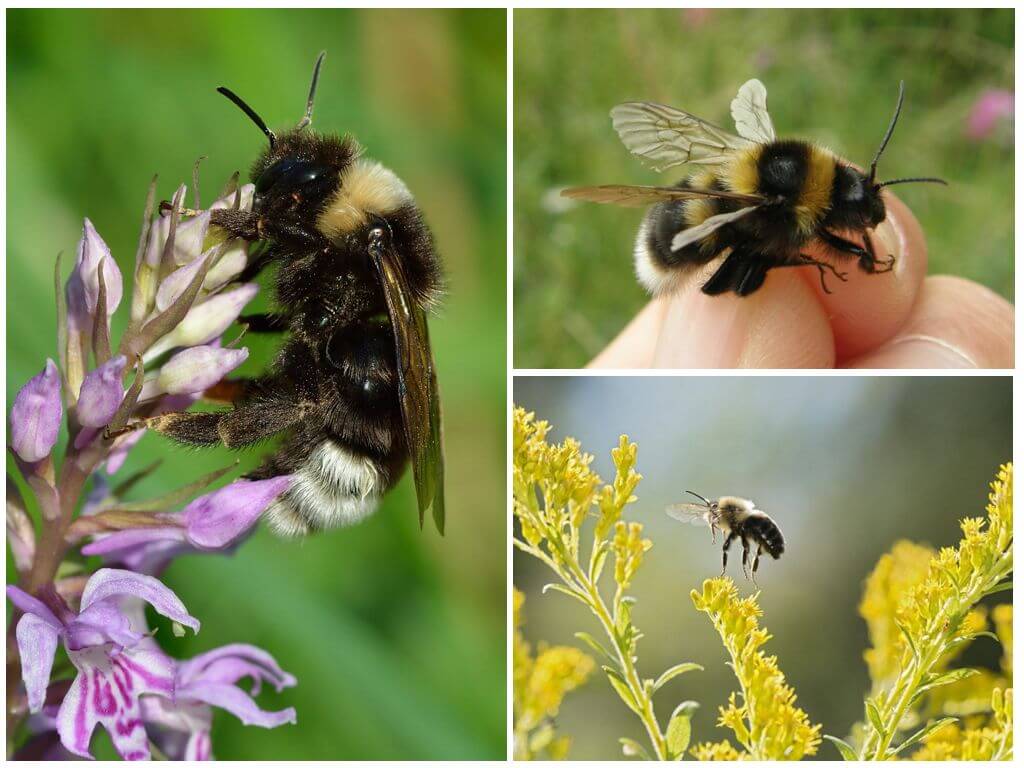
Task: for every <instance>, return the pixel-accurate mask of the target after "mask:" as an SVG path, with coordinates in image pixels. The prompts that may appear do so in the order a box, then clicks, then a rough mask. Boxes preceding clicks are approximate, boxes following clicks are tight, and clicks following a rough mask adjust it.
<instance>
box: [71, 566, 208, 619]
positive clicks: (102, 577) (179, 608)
mask: <svg viewBox="0 0 1024 768" xmlns="http://www.w3.org/2000/svg"><path fill="white" fill-rule="evenodd" d="M121 597H137V598H139V599H141V600H145V601H146V602H147V603H149V604H150V605H151V606H153V608H154V609H155V610H156V612H157V613H159V614H161V615H163V616H166V617H167V618H169V619H171V620H172V621H176V622H178V623H179V624H181V625H183V626H186V627H189V628H190V629H191V630H192V631H193V632H198V631H199V620H198V619H196V618H195V617H194V616H192V615H190V614H189V612H188V611H187V610H186V609H185V605H184V604H183V603H182V602H181V600H179V599H178V596H177V595H176V594H174V592H172V591H171V590H170V589H168V588H167V587H165V586H164V585H163V584H161V583H160V582H159V581H157V580H156V579H155V578H153V577H152V576H146V575H144V574H141V573H132V572H131V571H125V570H121V569H118V568H100V569H99V570H98V571H96V573H94V574H93V575H92V576H91V577H90V579H89V583H88V584H86V585H85V591H84V592H82V611H83V613H84V612H85V611H86V610H87V609H88V608H89V606H91V605H92V604H93V603H96V602H99V601H101V600H107V599H109V598H121Z"/></svg>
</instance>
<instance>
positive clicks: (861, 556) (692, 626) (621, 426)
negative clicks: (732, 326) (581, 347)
mask: <svg viewBox="0 0 1024 768" xmlns="http://www.w3.org/2000/svg"><path fill="white" fill-rule="evenodd" d="M1011 385H1012V381H1011V379H1010V378H1008V377H958V378H938V377H915V378H897V377H879V378H864V377H843V378H833V377H814V378H799V377H743V378H739V377H728V378H719V377H691V378H662V377H637V378H632V379H629V378H621V377H593V378H584V377H576V378H568V377H544V378H540V377H538V378H528V377H517V378H516V380H515V383H514V386H513V395H514V400H515V403H516V404H517V405H521V406H523V407H524V408H526V409H527V410H529V411H535V412H536V414H537V418H538V419H546V420H548V421H550V422H551V423H552V424H553V429H552V432H551V434H550V436H549V440H550V441H552V442H557V441H561V440H562V439H564V438H565V437H567V436H572V437H575V438H577V439H579V440H580V441H581V442H582V445H583V450H585V451H587V452H588V453H592V454H595V456H596V458H595V459H594V463H593V467H594V469H595V470H596V471H597V472H598V474H600V475H601V477H602V478H603V479H604V480H605V481H610V480H611V479H612V478H613V477H614V472H613V469H612V463H611V457H610V451H611V448H612V447H614V446H615V445H616V444H617V442H618V438H619V435H621V434H627V435H629V437H630V439H631V440H632V441H634V442H636V443H637V444H638V445H639V455H638V462H637V470H638V471H639V472H640V473H641V474H642V475H643V480H641V481H640V485H639V487H638V489H637V492H636V495H637V497H638V501H637V502H636V503H635V504H633V505H631V506H630V507H627V510H626V513H625V515H624V518H625V519H626V520H638V521H641V522H642V523H643V524H644V534H645V536H646V537H647V538H650V539H651V540H652V541H653V542H654V546H653V548H652V549H651V550H650V552H648V554H647V556H646V558H645V560H644V564H643V565H642V566H641V569H640V571H639V573H638V575H637V578H636V579H635V581H634V583H633V586H632V588H631V593H632V594H633V595H635V596H637V597H638V598H639V602H638V604H637V605H636V606H635V609H634V611H633V618H634V621H635V623H636V625H637V627H638V628H639V629H640V630H641V631H642V632H643V633H644V638H643V639H642V640H641V641H640V646H639V658H640V669H641V673H642V674H643V675H645V676H650V677H656V676H657V675H658V673H660V672H661V671H662V670H664V669H666V668H668V667H669V666H670V665H672V664H674V663H678V662H681V661H695V662H697V663H699V664H702V665H703V666H704V668H705V671H704V672H692V673H690V674H687V675H683V676H681V677H678V678H676V679H675V680H673V681H672V682H671V683H669V684H668V685H667V686H666V687H665V688H664V689H663V690H662V691H660V692H659V693H658V695H657V696H656V697H655V704H656V708H657V712H658V716H659V719H660V721H661V722H662V723H663V724H664V723H667V722H668V719H669V716H670V715H671V713H672V711H673V709H674V708H675V706H676V704H678V703H679V702H680V701H683V700H686V699H694V700H696V701H698V702H699V703H700V705H701V708H700V709H699V710H698V711H697V714H696V716H695V719H694V737H693V738H694V741H695V742H696V741H705V740H710V741H719V740H721V739H723V738H726V737H727V736H728V735H729V732H728V731H727V730H725V729H721V728H717V727H716V726H715V721H716V719H717V715H718V707H719V706H721V705H724V704H725V703H726V701H727V699H728V695H729V693H730V692H731V691H734V690H737V684H736V681H735V678H734V677H733V675H732V670H731V669H730V668H729V667H727V666H726V660H727V656H726V652H725V650H724V648H723V647H722V645H721V642H720V640H719V638H718V635H717V633H716V632H715V630H714V629H713V627H712V626H711V623H710V621H709V620H708V618H707V617H706V616H704V615H703V614H699V613H697V611H696V610H695V609H694V607H693V603H692V602H691V600H690V596H689V593H690V590H691V589H694V588H699V586H700V584H701V582H702V581H703V579H705V578H708V577H711V576H717V575H718V574H719V572H720V570H721V544H722V540H721V539H720V538H719V540H718V544H717V545H712V544H711V537H710V534H709V533H708V531H707V530H706V529H701V528H695V527H691V526H688V525H684V524H681V523H679V522H677V521H675V520H672V519H670V518H669V517H668V516H667V515H666V514H665V512H664V508H665V507H666V506H667V505H668V504H671V503H674V502H678V501H684V500H686V498H685V497H684V493H683V492H684V491H685V490H686V489H691V490H695V491H697V492H698V493H701V494H703V495H705V496H708V497H717V496H722V495H736V496H743V497H746V498H752V499H754V500H755V501H756V502H757V503H758V506H759V507H760V508H761V509H764V510H765V511H766V512H767V513H768V514H769V515H771V516H772V517H773V518H774V519H775V520H776V522H778V523H779V525H780V527H781V528H782V531H783V533H784V535H785V537H786V552H785V554H784V555H783V556H782V558H781V559H780V560H778V561H775V560H771V559H770V558H762V560H761V565H760V568H759V569H758V583H759V585H760V587H761V590H762V592H761V597H760V600H759V602H760V605H761V607H762V608H763V610H764V617H763V618H762V626H766V627H767V628H768V630H769V631H770V632H771V633H772V635H773V638H772V640H770V641H769V643H768V645H767V646H766V649H765V650H766V652H767V653H770V654H777V655H778V658H779V666H780V668H781V669H782V671H783V673H784V674H785V675H786V678H787V681H788V682H789V683H790V685H792V686H793V687H794V688H795V690H796V693H797V696H798V701H797V703H798V705H799V706H801V707H802V708H803V709H805V710H806V711H807V712H808V714H809V715H810V717H811V719H812V721H813V722H815V723H819V722H820V723H822V724H823V725H824V729H823V731H824V733H828V734H831V735H835V736H839V737H844V738H845V736H846V735H847V733H848V729H849V728H850V726H851V725H852V724H853V723H854V722H855V721H856V720H858V719H859V718H862V717H863V696H864V694H865V692H866V691H867V690H868V688H869V681H868V675H867V671H866V668H865V665H864V662H863V658H862V653H863V651H864V650H865V648H866V647H867V631H866V629H865V625H864V622H863V621H862V620H861V618H860V617H859V615H858V613H857V605H858V603H859V601H860V598H861V593H862V588H863V581H864V579H865V578H866V577H867V575H868V573H869V572H870V571H871V569H872V568H873V567H874V565H875V563H876V562H877V561H878V558H879V557H880V556H881V555H882V554H884V553H885V552H887V551H888V550H889V549H890V548H891V547H892V545H893V544H894V543H895V542H896V541H897V540H898V539H902V538H906V539H910V540H912V541H915V542H920V543H927V544H930V545H932V546H934V547H939V546H945V545H952V544H955V543H956V542H957V541H958V540H959V533H960V531H959V526H958V521H959V519H960V518H962V517H967V516H977V515H982V516H983V515H984V514H985V513H984V509H985V503H986V499H987V497H988V484H989V482H990V481H991V480H992V479H993V478H994V477H995V474H996V471H997V470H998V468H999V465H1000V464H1001V463H1003V462H1006V461H1009V460H1010V459H1011V456H1012V453H1011V451H1012V445H1011V432H1012V430H1011V423H1012V407H1011V398H1012V394H1011ZM583 540H584V541H589V536H585V537H584V539H583ZM741 552H742V549H741V548H740V547H739V546H736V545H734V546H733V549H732V551H731V552H730V562H729V568H728V573H729V575H730V576H732V578H733V579H734V580H735V581H736V582H737V583H738V584H739V586H740V594H741V595H747V594H750V593H751V592H752V591H753V588H752V587H751V585H750V583H749V582H746V581H744V580H743V577H742V574H741V571H740V554H741ZM588 556H589V553H588ZM514 573H515V579H514V580H515V584H516V586H517V587H518V588H519V589H521V590H523V591H524V592H525V594H526V603H525V607H524V609H523V617H524V621H525V627H524V634H525V636H526V638H527V639H528V640H529V641H530V642H532V643H534V644H536V643H538V642H545V643H550V644H569V645H579V642H578V641H577V640H576V639H575V638H574V637H573V633H574V632H577V631H580V630H583V631H589V632H594V631H595V627H597V624H596V621H595V619H594V617H593V616H592V615H590V614H589V613H588V612H587V610H586V608H584V607H583V606H581V605H579V604H577V603H575V602H574V601H571V600H569V599H568V598H565V597H563V596H562V595H560V594H558V593H556V592H549V593H548V594H547V595H544V596H542V595H541V594H540V590H541V588H542V587H543V585H544V584H546V583H548V582H550V581H552V579H553V575H552V574H551V572H550V571H548V570H547V569H546V567H545V566H543V565H542V564H541V563H539V562H537V561H535V560H534V559H533V558H531V557H529V556H528V555H524V554H522V553H520V552H519V551H518V550H516V551H515V558H514ZM1006 600H1007V598H1006V593H1003V595H1002V596H999V599H998V602H1006ZM584 650H586V648H584ZM999 653H1000V651H999V648H998V646H997V644H995V643H990V642H979V643H976V644H974V645H973V646H972V647H971V648H969V649H968V655H966V656H965V657H964V663H965V664H967V665H973V666H990V667H992V668H993V669H996V668H998V656H999ZM557 725H558V728H559V731H560V732H561V733H563V734H565V735H569V736H571V737H572V739H573V745H572V749H571V751H570V755H569V757H570V759H579V760H592V759H615V758H617V757H619V758H620V759H621V752H620V748H619V744H618V738H619V737H620V736H628V737H631V738H634V739H636V740H638V741H640V743H645V742H646V736H645V734H644V733H643V730H642V727H641V725H640V723H639V720H638V719H637V718H636V717H635V716H634V715H632V713H630V712H629V711H628V710H627V709H626V708H625V706H624V705H623V704H622V702H621V701H620V700H619V698H618V697H617V696H616V695H615V693H614V692H613V691H612V690H611V687H610V686H609V685H608V684H607V682H605V680H604V679H603V676H602V675H601V674H600V673H597V674H596V675H594V677H593V678H592V679H591V681H590V682H589V683H588V684H587V685H586V686H585V687H584V688H582V689H580V690H579V691H576V692H574V693H571V694H569V695H568V696H567V697H566V699H565V702H564V703H563V705H562V708H561V711H560V713H559V715H558V718H557ZM819 757H821V758H822V759H827V760H834V759H839V758H838V755H837V753H835V751H834V749H833V747H831V746H830V745H828V744H827V743H826V744H823V745H822V746H821V748H820V749H819Z"/></svg>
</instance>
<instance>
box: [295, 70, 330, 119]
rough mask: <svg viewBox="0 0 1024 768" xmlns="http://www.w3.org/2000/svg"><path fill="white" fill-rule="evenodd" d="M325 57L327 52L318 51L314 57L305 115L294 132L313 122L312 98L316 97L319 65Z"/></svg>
mask: <svg viewBox="0 0 1024 768" xmlns="http://www.w3.org/2000/svg"><path fill="white" fill-rule="evenodd" d="M325 56H327V51H320V55H319V56H317V57H316V64H314V65H313V81H312V82H311V83H310V84H309V96H308V97H307V98H306V114H305V115H303V116H302V119H301V120H299V124H298V125H296V126H295V130H296V131H301V130H302V129H303V128H305V127H306V126H307V125H309V124H310V123H312V122H313V98H314V97H315V96H316V84H317V82H318V81H319V80H320V65H321V64H323V63H324V57H325Z"/></svg>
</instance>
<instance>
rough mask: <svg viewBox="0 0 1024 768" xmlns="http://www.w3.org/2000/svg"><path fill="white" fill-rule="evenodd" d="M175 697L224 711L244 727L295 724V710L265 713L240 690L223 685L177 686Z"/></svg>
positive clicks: (197, 683)
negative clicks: (200, 702)
mask: <svg viewBox="0 0 1024 768" xmlns="http://www.w3.org/2000/svg"><path fill="white" fill-rule="evenodd" d="M176 695H177V696H179V697H181V698H186V699H196V700H198V701H203V702H206V703H207V704H210V705H212V706H215V707H220V708H221V709H225V710H227V711H228V712H230V713H231V714H233V715H234V716H235V717H237V718H238V719H239V720H241V721H242V722H243V723H244V724H245V725H257V726H259V727H260V728H276V727H277V726H279V725H284V724H285V723H292V724H294V723H295V722H296V715H295V708H294V707H288V708H287V709H282V710H280V711H278V712H267V711H266V710H262V709H260V708H259V707H258V706H257V705H256V702H255V701H253V700H252V697H251V696H249V694H247V693H246V692H245V691H243V690H242V689H241V688H237V687H235V686H233V685H227V684H224V683H204V682H195V683H190V684H188V685H186V686H179V688H178V690H177V692H176Z"/></svg>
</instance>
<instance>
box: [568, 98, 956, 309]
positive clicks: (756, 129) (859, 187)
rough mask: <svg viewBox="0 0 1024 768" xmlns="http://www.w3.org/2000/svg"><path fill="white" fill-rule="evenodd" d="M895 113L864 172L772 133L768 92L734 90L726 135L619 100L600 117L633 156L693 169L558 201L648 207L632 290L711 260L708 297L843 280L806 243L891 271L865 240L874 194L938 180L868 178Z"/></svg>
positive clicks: (876, 200)
mask: <svg viewBox="0 0 1024 768" xmlns="http://www.w3.org/2000/svg"><path fill="white" fill-rule="evenodd" d="M903 93H904V88H903V83H902V82H900V86H899V98H898V101H897V103H896V111H895V112H894V114H893V116H892V120H891V121H890V122H889V127H888V129H887V130H886V132H885V136H884V138H883V139H882V143H881V145H880V146H879V147H878V151H877V152H876V153H875V156H874V159H873V160H872V161H871V166H870V170H869V171H868V173H863V172H862V171H860V170H858V169H857V168H855V167H854V166H853V165H851V164H850V163H849V162H847V161H846V160H843V159H842V158H840V157H838V156H837V155H835V154H833V153H832V152H830V151H829V150H827V149H825V148H823V147H820V146H818V145H816V144H811V143H809V142H806V141H800V140H795V139H779V138H777V137H776V135H775V128H774V126H773V125H772V120H771V117H770V116H769V114H768V108H767V91H766V90H765V87H764V85H763V84H762V83H761V82H760V81H759V80H749V81H747V82H746V83H744V84H743V85H742V86H741V87H740V89H739V93H738V94H737V95H736V98H735V99H733V102H732V116H733V119H734V121H735V123H736V131H737V133H738V134H739V135H738V136H737V135H734V134H732V133H730V132H729V131H726V130H724V129H722V128H719V127H718V126H716V125H712V124H711V123H709V122H707V121H705V120H701V119H700V118H698V117H695V116H694V115H691V114H689V113H687V112H683V111H681V110H678V109H674V108H673V107H668V106H665V105H663V104H655V103H652V102H629V103H626V104H620V105H618V106H617V107H615V108H614V109H612V111H611V117H612V124H613V126H614V127H615V130H616V131H617V132H618V134H619V137H620V138H621V139H622V142H623V143H624V144H625V145H626V148H627V149H629V151H630V152H632V153H633V154H634V155H636V156H637V157H639V158H640V159H641V160H642V161H643V162H644V163H646V164H647V165H649V166H650V167H652V168H654V169H655V170H657V171H663V170H665V169H667V168H672V167H674V166H677V165H682V164H684V163H690V164H693V165H699V166H702V168H701V169H699V170H697V171H696V172H695V173H693V174H692V175H691V176H690V177H689V178H687V179H684V180H682V181H680V182H679V183H678V184H676V185H675V186H674V187H661V186H627V185H604V186H598V187H578V188H573V189H566V190H564V191H563V192H562V194H563V195H565V196H566V197H571V198H578V199H582V200H589V201H591V202H596V203H615V204H618V205H626V206H642V205H652V204H653V206H652V207H651V209H650V211H649V212H648V213H647V215H646V216H645V218H644V220H643V223H642V224H641V226H640V231H639V234H638V235H637V239H636V245H635V249H634V256H635V261H636V273H637V277H638V278H639V280H640V283H641V284H642V285H643V286H644V287H645V288H646V289H647V290H648V291H650V292H651V293H652V294H654V295H658V294H662V293H665V292H668V291H670V290H672V289H673V288H674V287H676V286H677V285H679V283H680V281H681V280H685V279H687V278H689V276H690V275H692V274H693V273H694V272H696V271H697V270H698V269H699V268H700V267H702V266H704V265H707V264H709V263H711V262H712V261H714V260H715V259H717V258H719V257H722V258H721V263H720V264H718V265H717V267H716V269H715V270H714V271H713V273H712V274H711V277H710V278H709V279H708V280H707V281H706V282H705V283H704V284H703V285H702V287H701V290H702V291H703V292H704V293H705V294H708V295H710V296H717V295H719V294H723V293H728V292H732V293H735V294H736V295H738V296H748V295H750V294H751V293H753V292H754V291H756V290H757V289H758V288H760V287H761V286H762V285H763V284H764V280H765V276H766V275H767V273H768V271H769V270H771V269H776V268H781V267H803V266H813V267H816V268H817V269H818V271H819V273H820V278H821V285H822V288H823V289H824V290H825V291H826V292H828V293H831V291H830V290H829V288H828V286H827V285H826V282H825V276H826V273H831V274H832V275H834V276H835V277H836V278H837V279H839V280H842V281H845V280H846V279H847V274H846V273H845V272H841V271H839V270H838V269H837V268H836V267H835V266H834V265H833V264H832V263H831V262H830V261H823V260H820V259H816V258H814V257H812V256H809V255H807V254H806V253H802V250H803V249H804V248H805V246H807V245H808V244H809V243H810V242H811V241H817V242H819V243H821V244H822V245H823V246H824V249H825V251H826V252H827V253H828V254H829V255H830V256H831V257H832V258H833V260H834V261H838V262H840V263H841V262H843V261H848V260H851V259H856V260H857V266H858V267H859V268H860V269H861V270H863V271H864V272H866V273H868V274H881V273H884V272H889V271H891V270H892V268H893V265H894V264H895V257H894V256H892V255H891V254H890V255H888V256H887V257H886V258H884V259H879V258H877V257H876V255H875V251H874V247H873V245H872V243H871V240H870V238H869V237H868V235H867V233H868V231H869V230H873V229H874V228H875V227H877V226H878V225H879V224H880V223H881V222H882V221H883V220H884V219H885V216H886V208H885V201H884V199H883V196H882V190H883V189H884V188H885V187H888V186H892V185H894V184H908V183H911V182H932V183H937V184H945V183H946V182H945V181H943V180H942V179H937V178H931V177H915V178H903V179H891V180H889V181H876V180H875V173H876V170H877V166H878V160H879V158H880V157H881V156H882V152H883V150H884V149H885V147H886V144H888V142H889V139H890V138H891V137H892V133H893V130H894V129H895V127H896V121H897V120H898V118H899V115H900V110H901V108H902V106H903Z"/></svg>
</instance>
